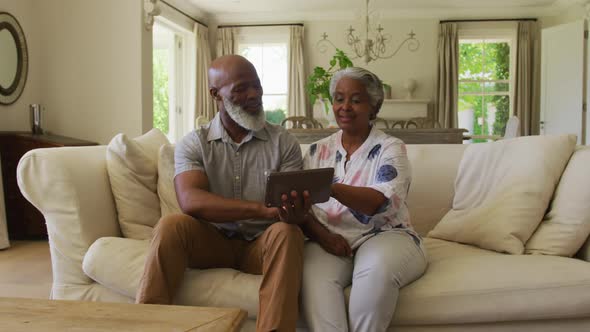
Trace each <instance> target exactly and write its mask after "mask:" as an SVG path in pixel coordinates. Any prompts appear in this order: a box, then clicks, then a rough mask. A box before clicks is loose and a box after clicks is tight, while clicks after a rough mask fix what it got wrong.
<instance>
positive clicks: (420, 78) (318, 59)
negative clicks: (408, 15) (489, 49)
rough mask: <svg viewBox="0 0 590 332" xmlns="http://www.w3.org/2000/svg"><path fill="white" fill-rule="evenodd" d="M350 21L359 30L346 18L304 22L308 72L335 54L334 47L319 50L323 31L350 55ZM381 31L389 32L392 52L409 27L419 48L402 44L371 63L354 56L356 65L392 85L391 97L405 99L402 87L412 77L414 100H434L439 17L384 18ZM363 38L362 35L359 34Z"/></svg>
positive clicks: (325, 64) (356, 26)
mask: <svg viewBox="0 0 590 332" xmlns="http://www.w3.org/2000/svg"><path fill="white" fill-rule="evenodd" d="M350 24H353V28H355V29H357V30H360V29H361V26H360V24H359V23H357V22H349V21H328V22H319V21H309V22H305V35H306V37H305V55H306V57H307V70H308V74H309V73H311V72H312V70H313V68H314V67H315V66H321V67H324V68H326V69H327V68H328V67H329V66H330V64H329V61H330V59H331V58H332V56H333V55H334V53H335V50H334V49H333V48H330V49H328V51H327V52H326V53H321V52H320V51H319V50H318V49H317V47H316V44H317V42H318V40H320V39H321V35H322V34H323V33H324V32H326V33H327V34H328V37H329V39H330V40H331V41H332V43H334V44H335V46H336V47H338V48H340V49H341V50H343V51H344V52H345V53H346V54H347V55H349V56H350V57H352V56H353V54H354V53H353V51H352V50H351V48H350V47H349V46H348V45H347V44H346V39H345V35H346V33H347V31H346V30H347V29H348V27H349V25H350ZM381 24H382V26H383V28H384V29H385V30H384V33H387V34H390V35H391V39H392V41H391V43H390V44H389V45H388V47H387V48H388V50H389V51H390V52H391V51H393V50H395V48H396V47H397V46H398V45H399V43H400V42H401V41H403V40H404V39H405V38H406V37H407V34H408V33H409V32H410V30H414V33H416V38H417V39H418V40H419V41H420V49H418V50H417V51H416V52H410V51H408V49H407V47H405V46H404V47H403V48H402V49H401V50H400V51H399V52H398V54H397V55H396V56H394V57H392V58H391V59H382V60H377V61H374V62H370V63H369V64H368V65H365V63H364V61H363V60H362V59H354V60H353V63H354V65H355V66H359V67H364V68H367V69H368V70H370V71H372V72H374V73H375V74H377V76H379V78H381V80H382V81H383V82H385V83H387V84H389V85H391V86H392V94H393V98H404V96H405V90H404V88H403V83H404V81H405V80H406V79H408V78H413V79H415V80H416V81H417V83H418V85H417V88H416V91H415V98H417V99H430V100H431V101H432V100H433V99H434V89H435V83H436V71H437V40H438V20H436V19H415V20H399V19H389V20H387V19H383V20H382V21H381ZM362 38H363V39H364V36H362Z"/></svg>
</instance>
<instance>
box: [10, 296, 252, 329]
mask: <svg viewBox="0 0 590 332" xmlns="http://www.w3.org/2000/svg"><path fill="white" fill-rule="evenodd" d="M245 318H246V311H244V310H242V309H238V308H208V307H190V306H176V305H154V304H130V303H107V302H83V301H62V300H41V299H21V298H0V322H2V323H0V330H2V331H13V332H20V331H27V332H28V331H46V332H53V331H76V332H91V331H92V332H94V331H142V332H149V331H154V332H155V331H158V332H159V331H191V332H192V331H199V332H201V331H232V332H233V331H239V329H240V327H241V325H242V322H243V320H244V319H245Z"/></svg>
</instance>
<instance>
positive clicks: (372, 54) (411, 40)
mask: <svg viewBox="0 0 590 332" xmlns="http://www.w3.org/2000/svg"><path fill="white" fill-rule="evenodd" d="M369 14H370V13H369V0H365V17H364V21H365V39H364V40H361V38H360V37H359V36H358V35H356V34H355V33H354V32H355V31H356V30H355V29H354V28H353V27H352V25H351V26H350V27H349V28H348V30H347V31H348V33H347V34H346V43H347V44H348V46H350V47H351V48H352V50H353V52H354V54H355V55H356V57H354V58H352V59H358V58H362V59H363V60H364V61H365V64H368V63H369V62H371V61H375V60H378V59H389V58H392V57H393V56H395V55H396V54H397V53H398V52H399V50H400V49H401V48H402V47H403V46H404V45H406V44H407V45H408V50H409V51H411V52H415V51H417V50H418V49H419V48H420V42H419V41H418V39H416V34H415V33H414V31H410V33H409V34H408V37H407V38H406V39H404V40H403V41H402V42H401V43H400V44H399V45H398V46H397V48H396V49H395V50H394V51H393V52H388V51H387V45H388V44H389V40H391V35H390V34H384V33H383V30H384V29H383V27H381V24H379V25H378V27H377V28H376V29H375V31H373V32H370V23H369ZM326 44H329V45H331V46H332V47H334V48H336V46H335V45H334V44H333V43H332V42H331V41H330V40H329V39H328V34H326V33H325V32H324V33H323V34H322V39H320V40H319V41H318V42H317V44H316V47H317V48H318V49H319V50H320V52H322V53H325V52H326V50H327V47H326Z"/></svg>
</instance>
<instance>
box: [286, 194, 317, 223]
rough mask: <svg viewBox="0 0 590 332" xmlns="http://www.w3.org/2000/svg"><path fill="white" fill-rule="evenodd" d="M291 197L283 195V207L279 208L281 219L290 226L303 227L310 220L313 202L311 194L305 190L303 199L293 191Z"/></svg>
mask: <svg viewBox="0 0 590 332" xmlns="http://www.w3.org/2000/svg"><path fill="white" fill-rule="evenodd" d="M290 196H291V197H288V196H287V194H283V195H281V200H282V201H283V206H282V207H281V208H279V217H280V219H281V221H284V222H286V223H289V224H297V225H301V224H303V223H305V220H306V219H307V218H308V213H309V209H310V208H311V201H310V199H309V192H308V191H307V190H305V191H304V192H303V195H301V196H302V197H299V195H298V194H297V192H296V191H294V190H293V191H291V195H290Z"/></svg>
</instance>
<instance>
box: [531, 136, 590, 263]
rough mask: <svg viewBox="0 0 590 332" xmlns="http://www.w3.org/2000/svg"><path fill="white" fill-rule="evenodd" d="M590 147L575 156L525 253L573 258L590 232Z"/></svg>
mask: <svg viewBox="0 0 590 332" xmlns="http://www.w3.org/2000/svg"><path fill="white" fill-rule="evenodd" d="M588 165H590V147H582V148H579V149H578V150H577V151H576V152H575V153H574V154H573V155H572V157H571V159H570V161H569V163H568V164H567V167H566V168H565V171H563V175H562V176H561V180H560V181H559V184H558V185H557V189H555V195H554V197H553V201H552V202H551V206H550V209H549V212H548V213H547V214H546V215H545V218H544V219H543V221H542V222H541V224H540V225H539V228H537V230H536V231H535V233H534V234H533V236H532V237H531V239H530V240H529V241H528V242H527V243H526V249H525V253H527V254H545V255H559V256H566V257H572V256H573V255H575V254H576V252H577V251H578V250H579V249H580V248H581V247H582V245H583V244H584V241H586V239H587V238H588V235H590V204H589V202H590V186H589V185H588V184H590V172H588Z"/></svg>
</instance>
